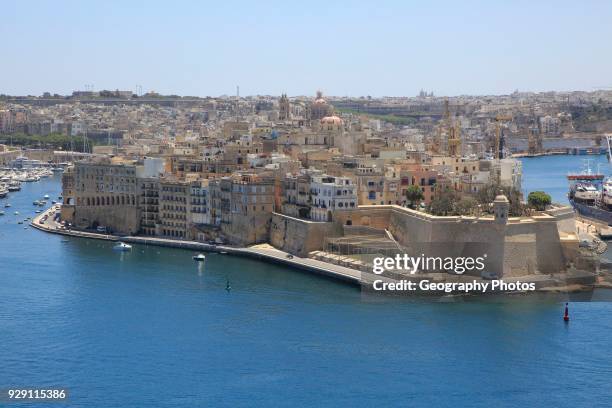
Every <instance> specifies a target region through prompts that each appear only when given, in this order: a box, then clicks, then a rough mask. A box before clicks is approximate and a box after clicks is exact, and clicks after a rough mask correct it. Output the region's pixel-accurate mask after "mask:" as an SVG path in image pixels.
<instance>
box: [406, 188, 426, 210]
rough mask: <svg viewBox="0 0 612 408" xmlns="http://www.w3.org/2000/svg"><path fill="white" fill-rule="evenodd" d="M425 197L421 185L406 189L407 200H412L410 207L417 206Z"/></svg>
mask: <svg viewBox="0 0 612 408" xmlns="http://www.w3.org/2000/svg"><path fill="white" fill-rule="evenodd" d="M424 199H425V196H424V195H423V191H421V187H419V186H415V185H412V186H410V187H408V189H406V200H408V201H409V202H410V208H415V207H416V206H417V205H418V204H419V203H420V202H421V201H423V200H424Z"/></svg>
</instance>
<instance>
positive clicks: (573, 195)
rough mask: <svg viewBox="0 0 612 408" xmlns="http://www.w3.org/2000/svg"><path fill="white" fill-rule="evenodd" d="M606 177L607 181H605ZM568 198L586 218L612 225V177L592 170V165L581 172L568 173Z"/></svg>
mask: <svg viewBox="0 0 612 408" xmlns="http://www.w3.org/2000/svg"><path fill="white" fill-rule="evenodd" d="M604 179H605V181H604ZM567 180H568V182H569V193H568V199H569V202H570V204H571V205H572V207H574V209H575V210H576V212H577V213H578V214H579V215H580V216H582V217H585V218H588V219H591V220H594V221H598V222H603V223H605V224H606V225H612V178H610V177H608V178H607V179H606V177H605V175H604V174H602V173H600V172H592V171H591V168H590V166H589V165H588V161H587V165H586V169H585V170H584V171H582V172H580V173H571V174H568V176H567Z"/></svg>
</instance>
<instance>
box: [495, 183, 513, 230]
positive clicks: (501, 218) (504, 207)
mask: <svg viewBox="0 0 612 408" xmlns="http://www.w3.org/2000/svg"><path fill="white" fill-rule="evenodd" d="M493 213H494V214H495V222H496V223H497V224H504V225H505V224H506V223H507V222H508V215H509V214H510V201H508V198H507V197H506V196H505V195H504V193H503V192H502V191H501V190H500V192H499V195H498V196H497V197H495V200H493Z"/></svg>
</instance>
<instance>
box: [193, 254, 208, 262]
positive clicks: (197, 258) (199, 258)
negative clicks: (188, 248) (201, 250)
mask: <svg viewBox="0 0 612 408" xmlns="http://www.w3.org/2000/svg"><path fill="white" fill-rule="evenodd" d="M193 260H194V261H197V262H204V261H205V260H206V256H205V255H204V254H197V255H195V256H194V257H193Z"/></svg>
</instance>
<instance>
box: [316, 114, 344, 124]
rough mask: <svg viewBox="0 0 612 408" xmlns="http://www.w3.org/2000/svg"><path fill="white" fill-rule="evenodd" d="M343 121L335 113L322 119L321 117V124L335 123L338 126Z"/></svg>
mask: <svg viewBox="0 0 612 408" xmlns="http://www.w3.org/2000/svg"><path fill="white" fill-rule="evenodd" d="M343 123H344V122H343V121H342V119H340V118H339V117H338V116H336V115H332V116H326V117H324V118H323V119H321V124H322V125H337V126H340V125H342V124H343Z"/></svg>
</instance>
